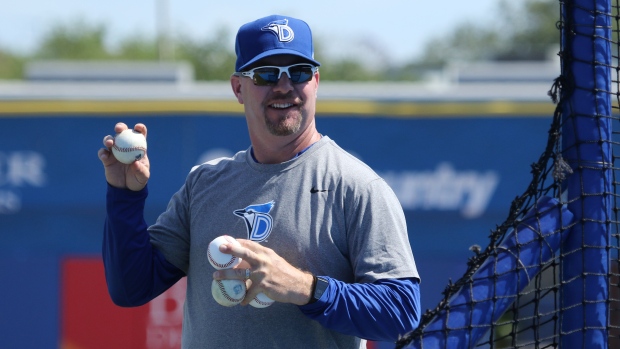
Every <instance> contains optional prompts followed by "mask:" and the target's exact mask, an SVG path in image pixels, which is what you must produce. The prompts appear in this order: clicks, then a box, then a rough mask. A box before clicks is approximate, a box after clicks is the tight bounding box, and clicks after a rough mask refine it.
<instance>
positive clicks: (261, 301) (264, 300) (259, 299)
mask: <svg viewBox="0 0 620 349" xmlns="http://www.w3.org/2000/svg"><path fill="white" fill-rule="evenodd" d="M274 302H275V301H274V300H273V299H271V298H269V297H267V295H266V294H264V293H262V292H261V293H259V294H257V295H256V297H254V299H252V301H251V302H250V305H251V306H253V307H254V308H267V307H268V306H270V305H272V304H273V303H274Z"/></svg>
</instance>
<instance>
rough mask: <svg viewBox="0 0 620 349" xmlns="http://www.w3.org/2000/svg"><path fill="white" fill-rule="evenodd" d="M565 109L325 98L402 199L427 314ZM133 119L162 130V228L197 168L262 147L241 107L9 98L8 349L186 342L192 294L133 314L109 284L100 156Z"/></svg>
mask: <svg viewBox="0 0 620 349" xmlns="http://www.w3.org/2000/svg"><path fill="white" fill-rule="evenodd" d="M553 109H554V106H553V104H552V103H551V101H522V100H469V101H464V100H455V99H454V98H449V97H448V98H443V99H432V98H425V99H424V100H421V101H402V100H400V101H398V100H382V101H381V100H380V101H376V100H375V101H368V100H365V101H361V100H357V101H355V100H336V99H332V100H325V101H320V102H319V105H318V112H319V116H318V119H317V125H318V129H319V131H320V132H321V133H322V134H324V135H328V136H329V137H331V138H332V139H334V140H336V142H337V143H338V144H339V145H340V146H341V147H343V148H344V149H346V150H348V151H349V152H351V153H353V154H354V155H356V156H357V157H359V158H361V159H362V160H363V161H365V162H366V163H367V164H369V165H370V166H371V167H373V168H374V169H375V170H376V171H377V172H378V173H379V174H380V175H382V176H383V177H384V178H385V179H386V181H387V182H388V183H389V184H390V185H391V186H392V188H393V189H394V191H395V192H396V194H397V196H398V197H399V199H400V200H401V203H402V205H403V208H404V210H405V214H406V217H407V224H408V228H409V233H410V240H411V244H412V249H413V251H414V255H415V258H416V261H417V264H418V267H419V271H420V274H421V277H422V279H423V282H422V307H423V309H427V308H433V307H435V305H436V303H437V302H438V301H439V300H440V299H441V291H443V288H444V287H445V285H446V283H447V281H448V279H457V278H458V277H460V276H461V275H462V273H463V271H464V268H465V263H464V261H466V260H467V258H468V257H469V256H471V255H472V253H473V252H471V251H470V250H469V248H470V247H471V246H472V245H475V244H478V245H481V246H484V245H485V244H486V243H487V241H488V235H489V232H490V231H491V229H493V228H494V227H495V225H496V224H498V223H500V222H502V221H503V220H504V219H505V217H506V216H507V214H508V209H509V206H510V203H511V201H512V200H513V198H514V197H515V196H516V195H519V194H520V193H522V192H523V190H524V188H525V187H526V186H527V185H528V183H529V181H530V179H531V175H530V164H531V163H532V162H534V161H535V160H536V159H538V157H539V155H540V152H541V151H542V150H543V149H544V145H545V144H546V140H547V130H548V128H549V125H550V123H551V115H552V113H553ZM119 121H122V122H125V123H127V124H129V125H133V124H135V123H137V122H142V123H145V124H146V125H147V126H148V128H149V135H148V141H149V150H148V152H149V157H150V159H151V164H152V178H151V180H150V183H149V189H150V190H149V192H150V196H149V199H148V202H147V208H146V210H147V211H146V216H147V220H148V221H150V222H154V220H155V219H156V217H157V215H158V214H159V213H160V212H162V211H163V210H164V209H165V207H166V204H167V202H168V199H169V198H170V197H171V196H172V194H173V193H174V192H175V191H176V190H177V189H178V188H179V187H180V186H181V185H182V183H183V181H184V178H185V176H186V175H187V173H188V171H189V170H190V168H191V167H192V166H194V165H195V164H198V163H201V162H204V161H206V160H209V159H210V158H213V157H217V156H222V155H232V154H233V153H234V152H236V151H238V150H241V149H246V148H247V147H248V146H249V140H248V134H247V127H246V124H245V119H244V118H243V116H242V114H241V109H240V107H239V106H238V105H236V104H235V103H232V102H231V101H221V102H213V101H211V102H209V101H207V102H204V101H196V102H193V101H187V100H184V101H167V102H157V101H136V100H131V101H123V100H84V99H75V100H66V99H65V100H59V99H49V100H36V101H32V100H27V99H22V100H20V99H16V98H12V99H7V100H0V139H1V141H0V222H1V223H0V280H2V284H3V286H2V287H0V314H1V315H0V348H7V349H11V348H52V347H62V348H95V347H96V346H95V344H93V343H106V342H105V341H106V340H108V341H111V340H117V341H118V343H116V342H115V343H112V342H110V343H108V344H102V346H101V347H115V348H122V346H119V345H126V347H127V348H140V347H144V348H147V347H148V348H156V347H157V348H168V347H175V345H176V344H175V342H174V338H176V337H175V334H176V333H177V332H178V330H179V328H178V323H175V322H174V320H175V319H176V317H175V316H177V315H178V311H179V309H180V306H179V302H180V301H182V299H181V298H182V292H179V291H178V290H177V291H175V290H172V291H171V292H170V294H168V295H166V297H165V298H164V299H162V300H160V301H158V302H154V303H153V304H151V305H147V306H144V307H140V308H138V309H134V310H127V309H120V308H117V307H114V306H112V305H111V302H110V301H109V299H107V294H106V291H105V281H104V280H103V272H102V269H101V268H102V267H101V264H100V250H101V239H102V226H103V220H104V215H105V208H104V200H105V190H106V184H105V178H104V176H103V171H102V168H101V164H100V162H99V160H98V159H97V156H96V153H97V150H98V149H99V148H100V147H101V142H102V138H103V136H105V135H106V134H109V133H110V132H112V130H113V126H114V124H115V123H116V122H119ZM182 286H183V285H180V286H179V287H181V288H182ZM179 295H180V296H179ZM180 297H181V298H180ZM119 319H121V320H119ZM166 319H167V320H166ZM166 321H168V322H166ZM147 332H148V333H149V335H148V336H147ZM148 338H158V339H161V340H158V341H157V343H155V342H153V341H151V342H150V344H148V342H149V341H148ZM89 341H90V342H89ZM119 343H121V344H119ZM168 344H169V346H166V345H168ZM110 345H112V346H110Z"/></svg>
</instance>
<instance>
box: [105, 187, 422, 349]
mask: <svg viewBox="0 0 620 349" xmlns="http://www.w3.org/2000/svg"><path fill="white" fill-rule="evenodd" d="M147 196H148V189H147V188H144V189H143V190H141V191H138V192H133V191H130V190H125V189H118V188H114V187H112V186H110V185H108V192H107V204H106V208H107V217H106V222H105V226H104V234H103V249H102V250H103V263H104V267H105V276H106V281H107V284H108V292H109V293H110V296H111V298H112V300H113V301H114V303H115V304H117V305H119V306H125V307H131V306H139V305H143V304H145V303H147V302H149V301H150V300H152V299H154V298H155V297H157V296H158V295H160V294H161V293H163V292H164V291H165V290H167V289H168V288H169V287H171V286H172V285H174V284H175V283H176V282H177V281H178V280H179V279H181V278H182V277H183V276H185V273H184V272H183V271H181V270H180V269H178V268H177V267H176V266H174V265H172V264H171V263H170V262H168V261H167V260H166V258H165V257H164V256H163V254H162V253H161V252H160V251H159V250H157V249H155V248H154V247H153V246H152V245H151V243H150V238H149V234H148V231H147V227H148V225H147V223H146V222H145V220H144V203H145V201H146V197H147ZM324 278H325V279H327V280H328V281H329V286H328V288H327V290H326V291H325V293H324V294H323V296H322V297H321V299H320V300H318V301H317V302H315V303H312V304H308V305H304V306H300V307H299V308H300V310H301V311H302V312H303V313H304V314H305V315H306V316H308V317H309V318H311V319H314V320H316V321H318V322H319V323H320V324H322V325H323V326H325V327H326V328H329V329H331V330H334V331H337V332H341V333H345V334H349V335H354V336H357V337H360V338H365V339H369V340H375V341H391V342H394V341H396V340H397V339H398V337H399V336H402V335H404V334H405V333H407V332H409V331H411V330H413V329H415V328H416V327H417V326H418V323H419V320H420V291H419V284H418V280H417V279H415V278H407V279H382V280H378V281H376V282H374V283H366V284H347V283H344V282H342V281H338V280H335V279H332V278H329V277H324Z"/></svg>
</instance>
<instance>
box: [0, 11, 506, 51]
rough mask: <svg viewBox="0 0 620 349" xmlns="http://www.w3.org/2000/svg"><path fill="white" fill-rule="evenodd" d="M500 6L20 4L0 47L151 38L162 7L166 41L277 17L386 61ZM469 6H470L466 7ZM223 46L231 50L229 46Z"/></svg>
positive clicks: (5, 15)
mask: <svg viewBox="0 0 620 349" xmlns="http://www.w3.org/2000/svg"><path fill="white" fill-rule="evenodd" d="M499 1H500V0H476V1H475V2H474V1H462V0H443V1H428V0H426V1H416V0H380V1H376V0H372V1H367V0H358V1H349V0H346V1H345V0H340V1H337V0H313V1H305V2H295V4H293V3H292V2H291V1H281V0H276V1H256V0H254V1H248V0H237V1H227V0H218V1H205V0H203V1H197V0H175V1H172V0H130V1H127V0H105V1H98V0H53V1H45V0H20V1H7V2H5V3H4V4H3V5H2V6H1V10H0V47H5V48H10V49H12V50H15V51H17V52H22V53H27V52H29V50H32V48H33V47H35V46H36V45H37V43H38V41H39V40H40V39H41V36H42V33H44V32H45V31H46V30H47V29H48V28H50V26H52V25H53V24H55V23H58V22H68V21H72V20H76V19H78V18H82V19H84V20H86V21H88V22H91V23H101V24H105V25H106V27H107V28H108V30H109V32H108V33H109V34H108V41H109V42H111V43H113V42H115V40H117V39H118V38H122V37H127V36H129V35H130V34H132V33H136V32H137V33H141V34H143V35H148V36H154V35H155V33H156V32H157V26H158V25H157V23H158V22H157V15H156V14H157V8H158V4H164V5H163V6H161V5H160V6H159V8H167V9H168V11H167V13H168V16H167V18H168V22H169V26H168V27H169V28H170V32H171V33H172V35H174V34H175V33H184V34H187V35H190V36H192V37H195V38H209V37H210V35H213V33H214V31H215V30H216V29H217V28H221V27H227V28H229V29H230V31H231V32H232V33H234V32H236V30H237V28H238V27H239V26H240V25H242V24H243V23H246V22H249V21H252V20H254V19H256V18H259V17H263V16H266V15H269V14H274V13H278V14H284V15H289V16H293V17H297V18H300V19H303V20H305V21H306V22H308V23H309V24H310V26H311V28H312V30H313V32H314V34H315V37H317V38H318V37H320V38H321V41H322V42H324V44H325V45H326V46H327V47H326V48H325V50H326V51H327V53H329V54H332V55H356V56H360V55H365V53H367V52H369V51H368V50H369V49H368V48H367V49H366V51H364V49H363V48H362V50H361V51H359V52H358V50H359V47H361V46H364V45H361V44H360V42H365V43H367V45H366V46H367V47H373V48H375V50H374V51H375V52H377V51H379V52H381V53H383V54H385V55H386V56H388V57H389V59H390V60H391V61H393V62H402V61H405V60H408V59H411V58H413V57H415V56H417V55H419V54H420V52H421V50H422V48H423V46H424V44H425V43H426V42H427V41H428V40H429V39H431V38H433V37H437V36H441V35H442V34H445V33H447V32H450V30H451V29H453V28H454V26H455V25H456V24H458V23H462V22H464V21H474V22H478V23H483V22H485V21H486V22H491V16H492V15H493V14H495V13H496V12H495V9H496V6H497V3H498V2H499ZM474 3H475V5H472V4H474ZM232 45H233V44H232V43H231V49H232V48H233V47H234V46H232Z"/></svg>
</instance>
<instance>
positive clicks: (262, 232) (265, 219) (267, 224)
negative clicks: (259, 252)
mask: <svg viewBox="0 0 620 349" xmlns="http://www.w3.org/2000/svg"><path fill="white" fill-rule="evenodd" d="M274 205H275V202H274V201H269V202H268V203H265V204H258V205H250V206H248V207H246V208H243V209H240V210H235V211H233V213H234V214H235V215H236V216H239V217H241V218H243V220H244V221H245V227H246V229H247V230H248V239H250V240H252V241H256V242H261V241H265V240H266V239H267V238H268V237H269V234H271V228H272V226H273V218H272V217H271V216H270V215H269V211H271V209H272V208H273V206H274Z"/></svg>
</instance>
